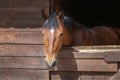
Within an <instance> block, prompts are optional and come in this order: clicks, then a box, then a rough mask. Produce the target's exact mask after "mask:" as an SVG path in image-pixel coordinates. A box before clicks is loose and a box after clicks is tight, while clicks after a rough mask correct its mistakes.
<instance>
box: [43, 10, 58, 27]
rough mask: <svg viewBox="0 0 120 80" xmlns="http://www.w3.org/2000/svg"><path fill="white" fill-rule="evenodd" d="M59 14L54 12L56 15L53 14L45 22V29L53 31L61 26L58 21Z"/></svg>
mask: <svg viewBox="0 0 120 80" xmlns="http://www.w3.org/2000/svg"><path fill="white" fill-rule="evenodd" d="M56 16H57V13H56V12H54V13H52V14H51V15H50V16H49V17H48V19H47V20H46V21H45V23H44V25H43V26H44V28H48V29H51V28H54V29H56V28H58V26H59V24H58V20H57V17H56Z"/></svg>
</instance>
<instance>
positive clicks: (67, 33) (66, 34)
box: [62, 26, 72, 46]
mask: <svg viewBox="0 0 120 80" xmlns="http://www.w3.org/2000/svg"><path fill="white" fill-rule="evenodd" d="M71 33H72V29H68V28H67V27H65V26H63V43H62V45H63V46H70V45H72V34H71Z"/></svg>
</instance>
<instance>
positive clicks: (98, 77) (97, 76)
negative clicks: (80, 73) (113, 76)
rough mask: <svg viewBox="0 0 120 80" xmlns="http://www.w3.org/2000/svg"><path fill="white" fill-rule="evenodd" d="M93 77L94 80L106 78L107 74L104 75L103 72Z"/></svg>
mask: <svg viewBox="0 0 120 80" xmlns="http://www.w3.org/2000/svg"><path fill="white" fill-rule="evenodd" d="M93 77H94V79H92V80H106V79H105V75H102V74H99V75H98V74H96V75H94V76H93Z"/></svg>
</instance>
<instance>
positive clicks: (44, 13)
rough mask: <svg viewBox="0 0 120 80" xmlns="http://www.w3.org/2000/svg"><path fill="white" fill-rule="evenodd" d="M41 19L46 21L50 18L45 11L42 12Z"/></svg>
mask: <svg viewBox="0 0 120 80" xmlns="http://www.w3.org/2000/svg"><path fill="white" fill-rule="evenodd" d="M41 17H42V18H43V19H45V20H46V19H47V18H48V17H49V16H48V14H47V12H46V11H45V10H44V9H42V10H41Z"/></svg>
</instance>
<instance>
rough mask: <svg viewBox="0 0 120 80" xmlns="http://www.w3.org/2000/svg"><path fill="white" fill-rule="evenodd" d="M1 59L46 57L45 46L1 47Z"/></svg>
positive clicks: (8, 45) (6, 45)
mask: <svg viewBox="0 0 120 80" xmlns="http://www.w3.org/2000/svg"><path fill="white" fill-rule="evenodd" d="M0 56H1V57H10V56H11V57H12V56H16V57H18V56H19V57H20V56H21V57H26V56H27V57H45V51H44V46H43V45H10V44H5V45H0Z"/></svg>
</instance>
